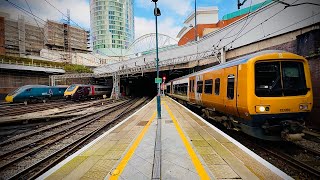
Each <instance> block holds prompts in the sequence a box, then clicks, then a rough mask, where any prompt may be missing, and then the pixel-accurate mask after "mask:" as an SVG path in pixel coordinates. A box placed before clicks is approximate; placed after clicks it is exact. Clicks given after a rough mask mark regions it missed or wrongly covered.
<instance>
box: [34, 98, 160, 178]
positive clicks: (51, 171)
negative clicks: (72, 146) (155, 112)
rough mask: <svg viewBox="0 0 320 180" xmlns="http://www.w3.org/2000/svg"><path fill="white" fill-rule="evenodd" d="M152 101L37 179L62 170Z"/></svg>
mask: <svg viewBox="0 0 320 180" xmlns="http://www.w3.org/2000/svg"><path fill="white" fill-rule="evenodd" d="M152 101H154V98H153V99H152V100H151V101H150V102H148V103H147V104H146V105H144V106H143V107H141V108H140V109H139V110H138V111H136V112H135V113H133V114H131V115H130V116H129V117H127V118H126V119H125V120H123V121H121V122H120V123H119V124H117V125H116V126H114V127H112V128H111V129H109V130H108V131H107V132H105V133H103V134H102V135H100V136H99V137H98V138H96V139H95V140H93V141H91V142H90V143H89V144H87V145H85V146H84V147H83V148H81V149H79V150H78V151H77V152H75V153H74V154H72V155H71V156H69V157H67V158H66V159H65V160H63V161H61V162H60V163H58V164H57V165H55V166H54V167H52V168H51V169H49V170H48V171H47V172H45V173H44V174H42V175H41V176H39V177H38V178H36V180H42V179H46V178H47V177H49V176H50V175H51V174H53V173H54V172H55V171H57V170H58V169H59V168H61V167H62V166H63V165H65V164H66V163H68V162H69V161H71V160H72V159H73V158H75V157H76V156H78V155H79V154H81V153H82V152H84V151H85V150H87V149H88V148H90V147H91V146H92V145H94V144H95V143H96V142H97V141H99V140H100V139H102V138H103V137H105V136H106V135H108V134H109V133H110V132H112V131H113V130H114V129H116V128H117V127H119V126H120V125H122V124H123V123H125V122H126V121H128V120H129V119H130V118H131V117H132V116H134V115H136V114H137V113H139V112H140V111H142V110H143V109H144V108H146V107H147V106H148V105H149V104H151V103H152Z"/></svg>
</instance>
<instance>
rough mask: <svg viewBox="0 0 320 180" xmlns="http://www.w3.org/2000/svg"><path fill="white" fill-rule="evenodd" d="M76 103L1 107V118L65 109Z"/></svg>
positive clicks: (57, 102) (64, 102)
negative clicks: (52, 109) (64, 107)
mask: <svg viewBox="0 0 320 180" xmlns="http://www.w3.org/2000/svg"><path fill="white" fill-rule="evenodd" d="M74 103H75V102H70V101H64V100H60V101H53V102H49V103H38V104H28V105H25V104H10V105H2V106H0V116H16V115H22V114H26V113H30V112H35V111H43V110H47V109H51V108H58V107H63V106H66V105H70V104H74Z"/></svg>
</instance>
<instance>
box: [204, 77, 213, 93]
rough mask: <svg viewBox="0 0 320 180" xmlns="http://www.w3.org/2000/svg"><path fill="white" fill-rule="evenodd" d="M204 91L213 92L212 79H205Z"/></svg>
mask: <svg viewBox="0 0 320 180" xmlns="http://www.w3.org/2000/svg"><path fill="white" fill-rule="evenodd" d="M204 93H206V94H212V79H209V80H205V81H204Z"/></svg>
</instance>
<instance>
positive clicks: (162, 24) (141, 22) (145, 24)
mask: <svg viewBox="0 0 320 180" xmlns="http://www.w3.org/2000/svg"><path fill="white" fill-rule="evenodd" d="M134 21H135V37H136V38H139V37H140V36H143V35H145V34H149V33H154V32H155V29H156V28H155V21H154V20H151V19H146V18H143V17H135V18H134ZM158 23H159V26H158V31H159V33H161V34H165V35H168V36H170V37H172V38H174V39H176V36H177V34H178V32H179V31H180V29H181V28H182V27H181V26H177V25H176V24H175V20H174V19H173V18H165V19H164V20H161V21H159V22H158Z"/></svg>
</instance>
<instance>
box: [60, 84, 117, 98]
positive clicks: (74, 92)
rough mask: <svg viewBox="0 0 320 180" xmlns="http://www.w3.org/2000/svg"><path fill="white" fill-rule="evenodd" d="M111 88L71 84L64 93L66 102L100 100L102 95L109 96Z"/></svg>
mask: <svg viewBox="0 0 320 180" xmlns="http://www.w3.org/2000/svg"><path fill="white" fill-rule="evenodd" d="M111 91H112V88H111V87H109V86H100V85H85V84H72V85H70V86H69V87H68V89H67V90H66V91H65V92H64V97H65V99H66V100H85V99H91V98H100V97H103V95H106V96H110V95H111Z"/></svg>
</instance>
